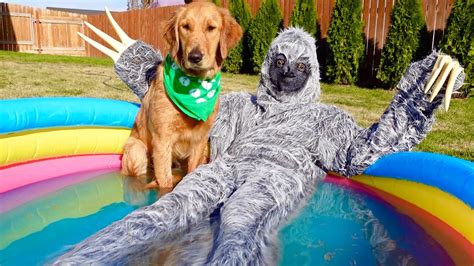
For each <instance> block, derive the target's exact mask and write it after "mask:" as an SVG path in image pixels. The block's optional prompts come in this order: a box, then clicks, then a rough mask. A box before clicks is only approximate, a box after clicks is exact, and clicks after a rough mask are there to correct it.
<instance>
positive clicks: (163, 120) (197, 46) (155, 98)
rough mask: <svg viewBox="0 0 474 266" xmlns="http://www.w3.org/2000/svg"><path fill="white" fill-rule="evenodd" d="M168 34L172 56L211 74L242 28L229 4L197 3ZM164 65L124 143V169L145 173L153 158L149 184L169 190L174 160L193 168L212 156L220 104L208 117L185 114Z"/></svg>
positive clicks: (193, 71)
mask: <svg viewBox="0 0 474 266" xmlns="http://www.w3.org/2000/svg"><path fill="white" fill-rule="evenodd" d="M164 37H165V39H166V41H167V42H168V44H169V46H170V50H169V53H170V55H171V57H172V59H173V60H174V62H176V63H177V64H178V65H179V67H180V68H181V69H182V70H183V71H184V72H186V74H188V75H191V76H195V77H199V78H202V79H209V78H212V77H214V76H215V74H216V73H217V72H218V71H220V69H221V67H222V64H223V62H224V59H225V58H226V56H227V54H228V52H229V50H230V49H231V48H232V47H234V46H235V45H236V44H237V43H238V42H239V40H240V38H241V37H242V29H241V28H240V26H239V24H238V23H237V22H236V21H235V19H234V18H233V17H232V16H231V15H230V13H229V11H228V10H227V9H224V8H219V7H217V6H215V5H214V4H212V3H208V2H193V3H190V4H188V5H186V6H185V7H181V8H180V9H179V10H177V12H176V13H175V14H174V15H173V16H172V18H171V19H170V20H169V22H168V24H167V27H166V30H165V34H164ZM163 70H164V67H163V64H161V65H160V66H159V67H158V68H157V70H156V71H157V72H156V78H155V80H154V81H153V82H152V84H151V85H150V89H149V91H148V93H147V95H146V96H145V97H144V99H143V101H142V106H141V107H140V110H139V112H138V114H137V117H136V120H135V124H134V125H133V128H132V133H131V135H130V137H129V139H128V140H127V141H126V143H125V145H124V154H123V158H122V174H123V175H127V176H134V177H144V176H146V175H147V174H148V166H149V161H150V159H151V160H152V164H153V170H154V179H153V181H152V182H151V183H149V184H148V185H147V187H148V188H153V187H159V188H160V192H168V191H171V190H172V188H173V186H174V185H176V182H178V181H179V178H176V177H175V178H173V174H172V164H173V162H180V164H181V165H183V166H185V167H186V168H187V169H186V170H187V172H188V173H189V172H191V171H193V170H194V169H195V168H196V167H198V166H199V165H200V164H203V163H206V162H207V161H208V157H209V156H208V148H207V143H208V138H209V130H210V128H211V126H212V124H213V122H214V120H215V117H216V115H217V111H218V108H219V107H218V103H216V105H215V107H214V110H213V112H212V114H211V115H210V116H209V118H208V119H207V120H206V121H198V120H196V119H194V118H191V117H189V116H187V115H186V114H184V113H183V112H182V111H180V109H178V107H177V106H175V104H174V103H173V102H172V101H171V100H170V98H169V96H168V95H167V92H166V90H165V87H164V83H163Z"/></svg>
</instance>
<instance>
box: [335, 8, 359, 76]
mask: <svg viewBox="0 0 474 266" xmlns="http://www.w3.org/2000/svg"><path fill="white" fill-rule="evenodd" d="M361 12H362V6H361V1H359V0H337V1H336V6H335V7H334V12H333V15H332V19H331V23H330V25H329V32H328V38H327V39H328V46H329V57H328V63H327V71H326V76H327V78H328V79H329V81H331V82H335V83H340V84H354V83H356V82H357V80H358V76H359V65H360V63H361V60H362V56H363V54H364V38H363V35H362V26H363V21H362V18H361V15H360V14H361Z"/></svg>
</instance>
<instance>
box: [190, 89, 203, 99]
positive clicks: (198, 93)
mask: <svg viewBox="0 0 474 266" xmlns="http://www.w3.org/2000/svg"><path fill="white" fill-rule="evenodd" d="M188 93H189V94H191V96H193V97H194V98H197V97H199V96H201V91H200V90H198V89H192V90H189V91H188Z"/></svg>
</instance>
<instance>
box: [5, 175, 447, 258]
mask: <svg viewBox="0 0 474 266" xmlns="http://www.w3.org/2000/svg"><path fill="white" fill-rule="evenodd" d="M132 181H133V180H130V179H124V178H123V177H121V176H120V174H119V173H117V172H110V173H100V172H96V173H88V174H86V175H76V176H68V177H63V178H61V180H49V181H45V182H41V183H36V184H32V185H30V186H27V187H23V188H20V189H16V190H14V191H10V192H7V193H3V194H0V204H1V206H0V236H1V238H0V265H38V264H45V263H49V262H52V261H54V259H55V258H56V257H58V256H60V255H61V254H63V253H64V252H66V251H67V250H69V249H70V248H71V247H73V246H74V245H75V244H77V243H79V242H80V241H82V240H84V239H85V238H87V237H88V236H90V235H92V234H94V233H95V232H97V231H99V230H100V229H102V228H104V227H106V226H107V225H109V224H111V223H112V222H113V221H116V220H119V219H121V218H122V217H124V216H125V215H127V214H128V213H130V212H132V211H133V210H135V209H137V208H139V207H141V206H144V205H147V204H151V203H153V202H154V201H155V200H156V199H157V195H156V194H155V193H153V192H149V191H137V190H136V189H133V188H134V185H133V182H132ZM280 240H281V243H280V249H281V252H280V254H281V258H280V264H281V265H326V264H330V265H380V264H382V265H392V264H398V263H404V262H413V263H414V264H418V265H451V264H453V263H452V261H451V260H450V259H449V257H448V256H447V254H446V252H445V251H444V250H443V249H442V248H441V247H440V246H439V244H437V243H436V242H435V241H434V240H433V239H432V238H431V237H430V236H428V235H427V234H426V233H425V232H424V231H423V230H422V228H420V227H419V226H418V225H417V224H415V223H414V222H413V221H412V220H411V219H410V218H409V217H407V216H404V215H401V214H399V213H397V212H396V210H395V209H394V208H393V207H392V206H390V205H388V204H386V203H385V202H383V201H381V200H379V199H376V198H373V197H371V196H368V195H365V194H362V193H361V192H358V191H353V190H350V189H348V188H345V187H341V186H338V185H335V184H331V183H325V182H322V183H321V184H319V186H318V189H317V192H316V193H315V195H314V196H313V197H312V199H311V200H310V202H309V203H308V204H307V206H306V207H305V208H304V209H303V210H301V212H300V214H299V215H298V216H297V217H296V218H295V219H294V220H293V221H292V222H291V224H289V225H288V226H286V227H285V228H283V229H282V230H281V231H280Z"/></svg>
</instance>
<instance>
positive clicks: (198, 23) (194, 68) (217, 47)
mask: <svg viewBox="0 0 474 266" xmlns="http://www.w3.org/2000/svg"><path fill="white" fill-rule="evenodd" d="M241 37H242V29H241V28H240V25H239V24H238V23H237V21H235V19H234V18H233V17H232V16H231V15H230V13H229V11H228V10H227V9H224V8H220V7H217V6H216V5H214V4H212V3H208V2H193V3H190V4H188V5H186V6H185V7H181V8H180V9H178V10H177V11H176V13H175V14H173V16H172V17H171V19H170V20H169V22H168V25H167V27H166V30H165V39H166V41H167V42H168V44H169V45H170V52H171V56H172V58H173V60H174V61H175V62H177V63H178V64H179V65H180V66H181V67H182V68H183V69H184V70H185V71H186V72H187V73H189V74H192V75H195V76H200V77H210V76H213V75H214V74H215V73H216V72H217V71H218V70H219V69H220V68H221V67H222V64H223V62H224V59H225V58H226V57H227V54H228V52H229V50H230V49H231V48H232V47H234V46H235V45H236V44H237V43H238V42H239V40H240V38H241Z"/></svg>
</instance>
